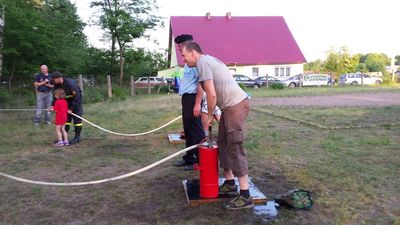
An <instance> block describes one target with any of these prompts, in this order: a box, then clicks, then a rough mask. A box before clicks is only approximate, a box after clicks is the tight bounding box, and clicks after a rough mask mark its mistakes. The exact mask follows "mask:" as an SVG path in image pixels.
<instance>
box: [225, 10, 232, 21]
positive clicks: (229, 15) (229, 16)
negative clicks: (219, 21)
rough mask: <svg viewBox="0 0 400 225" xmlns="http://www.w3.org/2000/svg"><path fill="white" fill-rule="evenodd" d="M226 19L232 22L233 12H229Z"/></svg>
mask: <svg viewBox="0 0 400 225" xmlns="http://www.w3.org/2000/svg"><path fill="white" fill-rule="evenodd" d="M226 18H227V19H228V20H231V19H232V13H231V12H227V13H226Z"/></svg>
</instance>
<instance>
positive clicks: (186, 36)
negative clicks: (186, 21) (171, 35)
mask: <svg viewBox="0 0 400 225" xmlns="http://www.w3.org/2000/svg"><path fill="white" fill-rule="evenodd" d="M187 41H193V36H192V35H190V34H181V35H178V36H177V37H176V38H175V43H176V44H182V43H183V42H187Z"/></svg>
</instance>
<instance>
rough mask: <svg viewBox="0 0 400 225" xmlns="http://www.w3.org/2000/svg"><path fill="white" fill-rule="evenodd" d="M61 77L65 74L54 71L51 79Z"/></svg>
mask: <svg viewBox="0 0 400 225" xmlns="http://www.w3.org/2000/svg"><path fill="white" fill-rule="evenodd" d="M60 77H63V74H62V73H61V72H60V71H54V72H53V73H52V74H51V79H55V78H60Z"/></svg>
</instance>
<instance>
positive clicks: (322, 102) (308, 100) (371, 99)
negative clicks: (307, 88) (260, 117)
mask: <svg viewBox="0 0 400 225" xmlns="http://www.w3.org/2000/svg"><path fill="white" fill-rule="evenodd" d="M251 104H252V105H255V106H259V105H274V106H324V107H333V106H378V107H384V106H390V105H400V93H347V94H338V95H333V96H330V95H325V96H324V95H321V96H300V97H275V98H252V99H251Z"/></svg>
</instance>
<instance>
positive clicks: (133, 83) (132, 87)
mask: <svg viewBox="0 0 400 225" xmlns="http://www.w3.org/2000/svg"><path fill="white" fill-rule="evenodd" d="M134 95H135V81H134V80H133V76H131V96H134Z"/></svg>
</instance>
